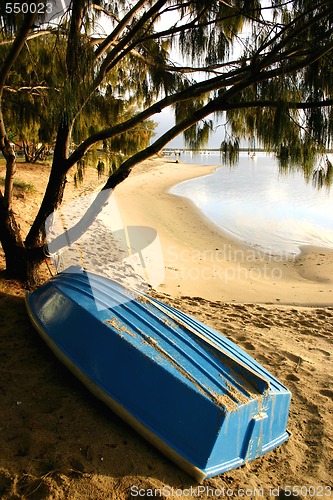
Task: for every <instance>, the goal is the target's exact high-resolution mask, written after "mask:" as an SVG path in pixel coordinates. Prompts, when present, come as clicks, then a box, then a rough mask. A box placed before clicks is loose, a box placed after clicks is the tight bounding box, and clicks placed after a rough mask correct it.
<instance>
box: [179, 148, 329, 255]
mask: <svg viewBox="0 0 333 500" xmlns="http://www.w3.org/2000/svg"><path fill="white" fill-rule="evenodd" d="M181 160H182V161H183V162H184V163H200V164H206V165H219V164H220V157H219V155H218V154H201V155H197V156H192V155H189V154H186V155H181ZM180 166H181V164H180ZM171 193H172V194H176V195H179V196H185V197H186V198H189V199H190V200H191V201H192V202H193V203H194V204H195V205H196V206H197V207H198V208H199V209H200V210H201V211H202V212H203V214H204V215H205V216H206V217H208V218H209V219H210V220H211V221H212V222H213V223H214V224H216V225H217V226H218V227H220V228H221V229H223V230H224V231H227V232H229V233H231V234H232V235H233V236H235V237H236V238H238V239H241V240H242V241H244V242H246V243H248V244H250V245H253V246H256V247H258V248H259V249H261V250H264V251H266V252H270V253H291V254H297V253H299V251H300V247H301V246H302V245H315V246H320V247H327V248H333V186H332V188H331V190H330V191H327V190H326V189H325V188H324V189H322V190H318V189H316V188H314V187H313V186H312V184H311V183H306V181H305V180H304V177H303V174H302V173H301V172H294V173H292V174H288V175H284V174H280V173H279V169H278V165H277V161H276V159H275V158H274V156H270V155H266V154H263V153H257V155H256V156H255V158H254V159H252V158H249V156H248V155H247V154H241V155H240V158H239V162H238V164H237V165H236V166H235V167H232V168H229V167H225V166H223V167H220V168H218V169H217V170H216V171H215V172H214V173H212V174H210V175H207V176H205V177H199V178H196V179H191V180H189V181H185V182H182V183H181V184H179V185H177V186H175V187H173V188H172V190H171Z"/></svg>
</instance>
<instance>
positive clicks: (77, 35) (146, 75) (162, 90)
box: [0, 0, 333, 281]
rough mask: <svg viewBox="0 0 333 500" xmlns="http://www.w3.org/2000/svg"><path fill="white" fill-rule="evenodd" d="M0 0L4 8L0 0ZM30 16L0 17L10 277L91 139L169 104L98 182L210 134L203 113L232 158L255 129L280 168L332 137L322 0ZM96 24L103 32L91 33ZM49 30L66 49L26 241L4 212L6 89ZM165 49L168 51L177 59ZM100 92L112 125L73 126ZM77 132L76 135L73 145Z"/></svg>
mask: <svg viewBox="0 0 333 500" xmlns="http://www.w3.org/2000/svg"><path fill="white" fill-rule="evenodd" d="M0 4H2V5H0V6H1V7H2V12H5V9H4V8H3V7H4V5H5V2H4V1H3V0H1V2H0ZM34 4H35V2H30V3H29V5H30V6H33V5H34ZM31 12H32V13H31ZM34 12H35V8H30V12H28V13H26V14H23V13H22V15H19V16H18V17H17V18H15V19H13V18H12V17H10V13H9V14H7V15H3V16H2V20H1V22H2V41H3V42H6V43H4V46H5V47H6V51H5V54H3V56H2V62H1V72H0V150H1V151H2V153H3V155H4V156H5V158H6V165H7V175H6V182H5V189H4V193H0V240H1V244H2V246H3V249H4V252H5V255H6V266H7V271H8V272H9V273H10V274H11V275H16V276H17V277H19V278H21V279H22V278H28V279H29V280H30V281H31V280H33V277H34V273H35V271H36V269H37V267H38V264H39V263H40V262H41V261H42V259H43V258H44V253H43V245H44V238H45V234H44V223H45V220H46V218H47V217H48V215H50V214H51V213H52V212H53V211H54V210H55V209H56V208H57V206H58V205H59V204H60V203H61V200H62V196H63V191H64V188H65V182H66V175H67V173H68V171H69V170H70V169H71V168H73V167H74V166H75V165H76V164H77V163H78V162H80V161H81V160H82V158H83V157H84V155H85V154H86V153H87V151H88V150H89V149H90V148H91V147H93V146H94V145H96V144H98V143H100V142H104V143H105V141H111V142H112V143H113V144H118V145H119V144H121V138H122V137H124V134H132V132H133V130H136V129H137V127H139V126H140V124H144V123H145V122H146V120H149V119H150V118H152V117H154V115H156V114H158V113H160V112H161V111H162V110H163V109H165V108H167V107H173V108H174V110H175V116H176V124H175V125H174V126H173V127H171V128H170V130H168V131H167V132H166V133H165V134H163V135H162V136H161V137H159V138H157V139H156V140H155V141H154V142H152V143H151V144H150V145H148V146H147V147H143V148H142V149H140V150H139V151H137V152H135V153H134V154H131V156H130V157H129V158H128V159H126V160H125V161H124V162H123V163H122V164H121V165H120V166H119V168H117V169H116V170H115V171H114V172H113V173H112V174H111V175H110V177H109V179H108V181H107V183H106V185H105V186H104V188H114V187H115V186H116V185H117V184H118V183H120V182H122V181H123V180H124V179H125V178H126V177H127V176H128V175H129V173H130V171H131V169H132V168H133V167H134V166H135V165H136V164H137V163H138V162H140V161H142V160H144V159H147V158H149V157H151V156H152V155H154V154H155V153H158V152H159V151H160V150H161V149H162V148H163V147H164V146H165V145H166V144H167V143H168V142H169V141H170V140H172V139H173V138H174V137H176V136H177V135H178V134H180V133H182V132H184V135H185V140H186V141H187V143H188V144H191V145H192V146H196V145H198V144H199V143H200V142H202V141H203V140H205V138H207V137H208V136H209V131H210V128H211V122H209V121H207V119H208V117H209V116H210V115H214V114H215V116H217V117H218V118H219V119H220V120H223V122H224V124H225V135H224V137H221V140H222V139H223V140H222V143H221V150H222V152H223V154H224V156H225V159H226V160H227V161H229V162H232V161H234V160H235V157H236V156H237V154H238V149H239V143H240V141H241V139H242V138H250V137H251V138H252V137H253V136H256V137H257V141H259V142H260V143H261V144H262V145H263V146H264V147H265V148H266V149H270V150H273V151H275V152H276V154H277V156H278V158H279V161H280V162H281V165H282V166H284V167H286V166H298V167H301V168H303V170H304V172H305V175H307V176H310V175H311V172H312V170H313V166H314V164H315V158H316V156H317V155H322V154H324V153H325V151H326V149H327V148H328V147H330V145H331V139H332V132H333V129H332V123H333V120H332V118H333V117H332V102H333V100H332V92H333V80H332V79H333V76H332V75H333V72H332V68H331V58H332V57H331V54H332V50H333V39H332V31H333V9H332V1H331V0H330V1H329V0H312V1H311V2H310V1H309V0H302V1H301V0H270V1H268V0H262V1H261V2H260V0H136V1H135V2H133V3H130V2H128V1H127V0H117V1H115V0H111V1H108V2H103V1H102V0H100V1H96V2H95V3H90V2H89V1H86V2H84V1H83V0H75V1H73V2H72V3H71V4H70V7H69V9H68V12H67V13H64V16H63V18H62V19H60V20H58V24H57V28H53V29H52V30H50V32H49V33H45V32H47V31H48V30H47V29H46V30H45V29H42V28H38V27H36V26H37V23H38V20H37V15H36V14H35V13H34ZM98 15H100V16H103V17H102V18H101V17H100V18H98ZM102 20H103V22H104V24H105V25H107V26H108V32H107V34H106V35H104V36H96V30H97V28H98V24H96V23H98V22H100V23H102ZM15 23H16V24H15ZM55 33H56V37H57V39H58V41H59V43H60V44H62V46H63V47H64V51H63V52H62V54H63V66H62V72H63V75H64V77H63V79H62V81H63V84H62V86H61V88H59V89H58V90H59V91H58V92H57V95H56V96H55V97H56V101H55V104H54V107H53V118H52V120H53V121H54V126H55V130H56V139H55V147H54V155H53V163H52V169H51V173H50V178H49V182H48V185H47V186H46V191H45V196H44V199H43V201H42V203H41V206H40V210H39V212H38V214H37V216H36V219H35V221H34V223H33V224H32V226H31V228H30V231H29V233H28V234H27V235H26V237H25V238H23V236H22V235H21V233H20V231H19V228H18V225H17V222H16V220H15V216H14V212H13V209H12V186H13V177H14V174H15V154H14V151H13V150H12V148H11V144H10V141H9V139H8V132H7V128H8V129H9V127H10V123H8V125H7V124H5V122H4V112H3V102H4V89H5V87H6V82H7V81H9V79H10V75H11V74H12V72H13V71H15V68H16V67H17V66H18V64H19V61H20V57H21V56H22V54H23V49H24V47H25V46H27V45H29V44H30V41H32V40H33V39H36V38H38V36H54V35H55ZM9 41H10V43H8V42H9ZM0 43H1V42H0ZM171 49H174V50H175V49H177V50H176V59H177V60H178V61H177V60H173V59H172V57H171V52H172V51H171ZM106 96H109V98H110V99H113V100H114V102H117V106H116V110H115V113H114V115H113V119H112V121H110V125H109V126H106V127H105V126H104V127H103V126H102V127H98V125H97V124H96V125H95V124H94V130H92V129H88V128H85V127H83V129H82V130H81V128H80V127H82V123H83V122H84V117H85V116H88V115H89V113H90V112H92V110H93V109H94V102H96V100H98V99H104V98H105V97H106ZM128 106H135V113H134V114H133V113H132V114H131V115H130V116H129V115H128V114H126V113H123V110H124V109H126V108H128ZM95 109H96V108H95ZM6 127H7V128H6ZM80 130H81V132H80ZM79 132H80V133H79ZM75 134H79V136H80V137H81V136H82V134H83V135H85V137H84V139H83V140H82V141H81V142H80V144H79V145H78V146H77V147H76V148H74V150H73V151H72V152H70V144H71V142H72V140H73V136H75ZM131 153H133V151H132V152H131Z"/></svg>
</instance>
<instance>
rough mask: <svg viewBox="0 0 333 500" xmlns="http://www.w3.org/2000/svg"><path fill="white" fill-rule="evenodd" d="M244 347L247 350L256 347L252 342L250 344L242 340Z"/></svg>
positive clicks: (252, 349) (253, 349)
mask: <svg viewBox="0 0 333 500" xmlns="http://www.w3.org/2000/svg"><path fill="white" fill-rule="evenodd" d="M242 347H244V349H247V350H248V351H255V350H256V348H255V347H254V345H253V344H251V342H244V344H243V346H242Z"/></svg>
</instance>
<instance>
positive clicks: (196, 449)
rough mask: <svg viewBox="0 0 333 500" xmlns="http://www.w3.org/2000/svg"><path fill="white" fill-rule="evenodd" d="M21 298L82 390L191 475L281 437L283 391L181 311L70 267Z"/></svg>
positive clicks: (286, 396)
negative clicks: (112, 411)
mask: <svg viewBox="0 0 333 500" xmlns="http://www.w3.org/2000/svg"><path fill="white" fill-rule="evenodd" d="M26 305H27V311H28V313H29V316H30V318H31V320H32V323H33V324H34V326H35V327H36V329H37V330H38V332H39V333H40V335H41V336H42V338H43V339H44V340H45V341H46V343H47V344H48V345H49V347H50V348H51V349H52V350H53V352H54V353H55V354H56V356H57V357H58V358H59V359H60V360H61V361H62V362H63V363H64V364H65V365H66V366H67V367H68V368H69V369H70V370H71V371H72V372H73V373H74V374H75V375H76V376H77V377H78V378H79V379H80V380H81V381H82V382H83V383H84V384H85V385H86V386H87V387H88V389H90V390H91V391H92V392H93V393H94V394H95V395H96V396H97V397H98V398H100V399H101V400H103V401H104V402H105V403H106V404H107V405H108V406H109V407H110V408H111V409H112V410H114V411H115V412H116V413H117V414H118V415H120V416H121V417H122V418H123V419H124V420H125V421H127V422H128V423H129V424H130V425H131V426H133V427H134V428H135V429H136V430H137V431H138V432H139V433H140V434H141V435H143V436H144V437H145V438H147V439H148V440H149V441H150V442H151V443H152V444H153V445H154V446H156V447H157V448H158V449H160V450H161V451H162V452H163V453H164V454H166V455H167V456H168V457H170V458H171V459H172V460H173V461H174V462H175V463H177V464H178V465H179V466H180V467H181V468H182V469H184V470H185V471H187V472H188V473H189V474H190V475H192V476H193V477H194V478H195V479H196V480H197V481H199V482H202V481H203V480H204V479H205V478H209V477H212V476H216V475H218V474H221V473H223V472H225V471H228V470H231V469H234V468H236V467H239V466H241V465H243V464H245V463H246V462H249V461H251V460H253V459H255V458H257V457H259V456H261V455H263V454H265V453H266V452H269V451H270V450H272V449H274V448H275V447H277V446H279V445H280V444H281V443H283V442H284V441H286V440H287V439H288V437H289V433H288V432H287V430H286V426H287V420H288V412H289V405H290V397H291V395H290V392H289V391H288V390H287V389H286V388H285V387H284V386H283V385H282V384H281V383H280V382H279V381H278V380H277V379H276V378H275V377H273V376H272V375H271V374H270V373H269V372H268V371H267V370H266V369H265V368H264V367H262V366H261V365H260V364H259V363H257V362H256V361H255V360H254V359H253V358H252V357H251V356H249V355H248V354H247V353H245V352H244V351H242V350H241V349H240V348H239V347H237V346H236V345H235V344H234V343H233V342H231V341H230V340H228V339H227V338H225V337H223V336H222V335H221V334H220V333H218V332H217V331H215V330H213V329H212V328H210V327H208V326H206V325H204V324H203V323H201V322H199V321H197V320H196V319H194V318H192V317H190V316H189V315H187V314H184V313H183V312H181V311H179V310H177V309H175V308H173V307H170V306H168V305H166V304H164V303H162V302H160V301H158V300H156V299H154V298H152V297H150V296H147V295H139V296H138V295H136V294H135V293H133V292H132V291H130V290H128V289H127V288H124V287H123V286H122V285H120V284H118V283H116V282H114V281H111V280H110V279H107V278H104V277H101V276H98V275H95V274H92V273H86V272H85V271H83V270H80V269H79V268H74V267H71V268H69V269H68V270H67V271H66V272H62V273H59V274H58V275H56V276H55V277H53V278H51V279H50V281H48V282H47V283H46V284H44V285H43V286H41V287H40V288H39V289H37V290H36V291H34V292H33V293H27V296H26Z"/></svg>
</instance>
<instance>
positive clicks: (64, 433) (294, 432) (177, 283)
mask: <svg viewBox="0 0 333 500" xmlns="http://www.w3.org/2000/svg"><path fill="white" fill-rule="evenodd" d="M214 168H215V167H212V168H210V167H209V168H208V167H201V166H196V165H195V166H190V165H184V164H181V163H179V164H176V163H173V162H172V161H171V160H168V159H167V158H154V159H153V160H148V161H146V162H144V163H143V164H141V165H138V166H137V167H136V168H135V169H134V170H133V172H132V174H131V175H130V177H129V178H128V179H127V180H126V181H125V182H124V183H123V184H122V185H120V186H118V187H117V188H116V190H115V193H114V194H115V200H116V205H117V207H118V210H119V214H120V217H121V221H122V224H123V225H124V226H125V227H129V226H145V227H149V228H153V229H154V230H155V231H156V234H157V236H158V238H157V239H156V241H155V242H154V243H155V244H158V245H160V247H159V248H160V251H161V254H162V256H163V261H164V268H165V276H163V279H161V280H160V282H159V283H158V286H156V290H154V291H152V292H151V293H153V294H154V295H155V296H157V297H159V298H160V299H161V300H164V301H166V302H168V303H170V304H172V305H173V306H175V307H177V308H179V309H182V310H184V311H186V312H188V313H189V314H191V315H193V316H195V317H196V318H198V319H199V320H202V321H204V322H205V323H207V324H209V325H210V326H212V327H214V328H215V329H216V330H218V331H219V332H221V333H222V334H223V335H225V336H227V337H228V338H230V339H231V340H233V341H234V342H236V343H237V344H238V345H239V346H240V347H242V348H243V349H244V350H245V351H247V352H248V353H249V354H250V355H252V356H253V357H254V358H256V359H257V360H258V361H259V362H260V363H262V364H263V365H264V366H265V367H266V368H267V369H268V370H269V371H271V372H272V373H273V374H274V375H275V376H276V377H277V378H278V379H279V380H280V381H281V382H282V383H284V384H285V385H286V386H287V387H288V388H289V389H290V391H291V392H292V406H291V411H290V418H289V426H288V430H289V431H290V432H291V438H290V439H289V441H288V442H287V443H286V444H284V445H282V446H281V447H279V448H278V449H276V450H274V451H272V452H270V453H268V454H267V455H265V456H264V457H261V458H259V459H257V460H255V461H253V462H251V463H249V464H247V465H246V466H244V467H242V468H240V469H237V470H234V471H230V472H227V473H225V474H223V475H221V476H218V477H216V478H213V479H209V480H207V481H205V483H204V484H203V485H200V486H199V485H198V484H196V483H195V481H194V480H193V479H191V478H190V477H189V476H188V475H187V474H186V473H185V472H183V471H181V470H180V469H179V468H178V467H177V466H175V465H174V464H173V463H172V462H170V461H169V460H168V459H167V458H165V457H164V456H163V455H161V454H160V453H159V452H158V451H156V450H155V449H154V448H153V447H152V446H151V445H150V444H148V443H147V442H146V441H144V440H143V439H142V438H141V437H140V436H138V435H137V434H136V433H135V432H134V431H133V430H132V429H131V428H130V427H128V426H127V425H126V424H125V423H123V422H122V421H121V420H120V419H119V418H117V417H116V416H115V415H114V414H113V413H111V411H109V410H108V409H107V408H106V407H105V406H104V405H102V404H101V403H100V402H98V401H97V400H96V399H95V398H94V397H93V396H91V395H90V394H89V393H88V392H87V391H86V389H85V388H83V387H82V385H81V384H80V383H79V382H78V381H76V380H75V379H74V377H73V376H72V375H71V374H69V373H68V371H67V370H66V369H65V368H64V367H63V366H62V365H60V363H59V362H58V361H57V360H56V359H55V358H54V356H53V355H52V354H51V352H50V351H49V350H48V348H47V347H46V346H45V345H44V343H43V342H42V340H41V339H39V337H38V335H37V334H36V332H35V331H34V329H33V328H32V326H31V325H30V324H29V321H28V319H27V315H26V311H25V306H24V290H23V288H22V286H21V285H20V284H19V283H16V282H13V281H9V280H6V279H5V278H4V276H3V273H2V274H1V277H2V278H3V279H2V280H1V282H0V356H1V363H0V373H1V375H0V397H1V406H0V450H1V453H0V498H1V500H2V499H4V500H14V499H27V500H28V499H32V500H38V499H39V500H44V499H45V500H47V499H50V500H51V499H52V500H58V499H59V500H62V499H64V500H65V499H66V500H67V499H71V500H72V499H73V500H81V499H82V500H95V499H96V500H102V499H112V500H113V499H114V500H125V499H126V500H127V499H129V498H134V497H139V498H151V497H157V498H164V499H166V498H183V499H184V498H203V499H206V498H207V499H208V498H229V497H242V498H265V499H269V498H274V497H275V498H287V497H290V496H291V497H293V498H307V497H312V498H322V497H325V498H330V497H332V496H333V482H332V477H333V461H332V457H333V418H332V417H333V415H332V413H333V405H332V400H333V391H332V382H333V376H332V373H333V370H332V368H333V363H332V329H333V291H332V290H333V251H332V250H327V249H324V248H312V247H311V248H310V247H307V248H303V249H302V253H301V254H300V255H299V256H297V257H296V258H290V259H287V258H285V257H282V256H275V257H273V256H269V255H264V254H260V253H258V252H256V251H255V249H253V248H251V247H248V246H246V245H244V244H242V243H241V242H239V241H236V240H232V239H231V238H230V236H229V235H227V234H223V233H222V232H221V231H219V230H218V229H217V228H216V227H215V226H213V225H212V224H210V223H209V222H208V221H207V220H205V219H204V218H203V217H202V216H201V215H200V214H199V212H198V211H197V210H196V209H195V208H194V206H193V205H192V204H191V203H190V202H189V201H187V200H185V199H183V198H180V197H176V196H173V195H171V194H169V192H168V191H169V189H170V187H171V186H173V185H175V184H178V183H179V182H181V181H183V180H187V179H190V178H193V177H195V176H200V175H207V174H209V172H210V171H212V170H213V169H214ZM1 174H2V172H1V171H0V175H1ZM17 175H18V177H20V176H21V177H22V178H25V179H28V180H29V182H31V183H32V184H33V185H34V187H35V189H34V191H33V192H30V193H23V192H19V191H17V192H16V200H15V202H16V204H15V211H16V213H17V214H18V216H19V219H20V223H21V225H22V227H23V228H27V227H28V225H29V223H30V222H31V220H32V218H33V216H34V213H35V212H36V209H37V207H38V201H39V200H40V197H41V193H42V190H43V185H44V183H45V179H46V178H47V175H48V168H47V167H42V166H29V165H24V164H22V165H21V166H20V167H19V169H18V174H17ZM97 182H99V183H100V184H101V183H102V182H103V179H100V180H97V174H96V172H95V171H93V169H88V171H87V173H86V177H85V182H84V184H83V185H82V186H80V187H79V188H78V189H75V188H74V183H73V179H72V178H69V182H68V185H67V187H66V193H65V202H67V203H68V202H70V201H71V200H73V199H77V198H79V197H81V196H84V195H86V194H89V193H90V192H92V191H93V190H94V188H95V187H96V184H97ZM156 248H157V247H156ZM3 268H4V263H3V257H2V256H0V269H3ZM42 277H43V279H47V278H48V277H49V270H48V268H47V267H45V268H43V270H42ZM129 369H130V367H129ZM174 410H175V411H177V404H176V402H175V409H174ZM203 425H204V423H203ZM292 488H293V489H292Z"/></svg>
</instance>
